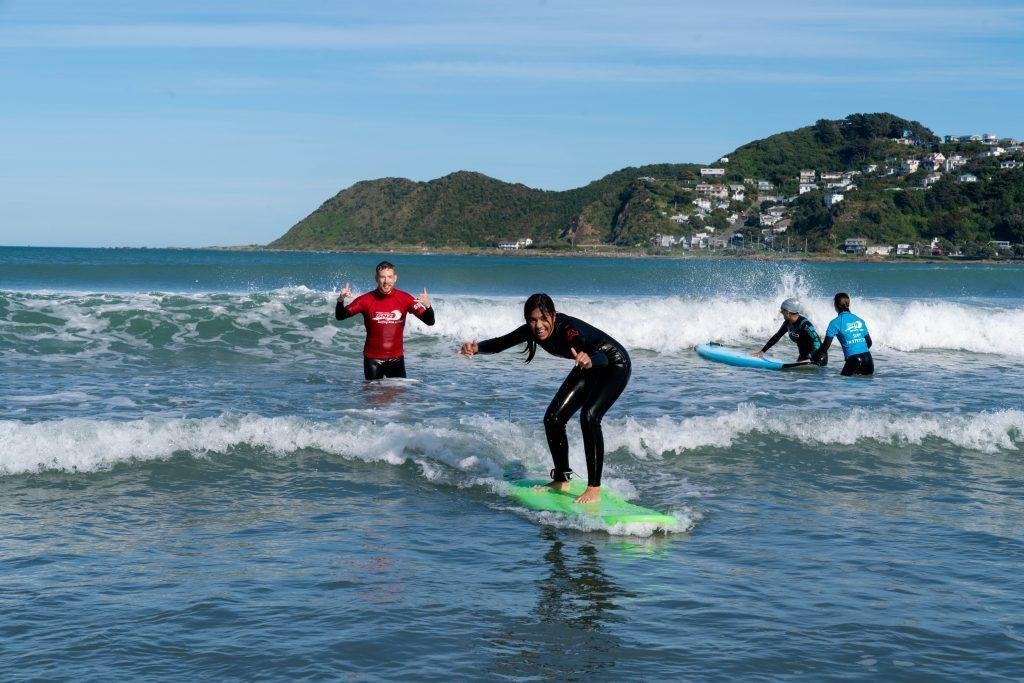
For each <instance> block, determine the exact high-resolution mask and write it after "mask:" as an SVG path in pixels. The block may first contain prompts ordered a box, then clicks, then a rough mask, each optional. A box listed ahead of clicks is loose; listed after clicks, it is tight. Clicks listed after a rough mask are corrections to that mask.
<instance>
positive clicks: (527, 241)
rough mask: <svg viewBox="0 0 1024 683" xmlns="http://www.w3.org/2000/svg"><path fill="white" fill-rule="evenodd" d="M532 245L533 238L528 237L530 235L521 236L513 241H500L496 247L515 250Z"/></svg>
mask: <svg viewBox="0 0 1024 683" xmlns="http://www.w3.org/2000/svg"><path fill="white" fill-rule="evenodd" d="M532 245H533V239H532V238H530V237H523V238H521V239H518V240H516V241H515V242H501V243H499V244H498V248H499V249H505V250H506V251H508V250H515V249H525V248H526V247H529V246H532Z"/></svg>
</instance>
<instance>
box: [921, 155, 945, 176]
mask: <svg viewBox="0 0 1024 683" xmlns="http://www.w3.org/2000/svg"><path fill="white" fill-rule="evenodd" d="M945 161H946V155H944V154H940V153H939V152H932V153H931V154H926V155H925V156H924V158H923V159H922V160H921V165H922V166H924V167H925V169H926V170H929V171H938V170H939V169H941V168H942V164H943V163H945Z"/></svg>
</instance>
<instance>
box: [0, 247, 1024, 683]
mask: <svg viewBox="0 0 1024 683" xmlns="http://www.w3.org/2000/svg"><path fill="white" fill-rule="evenodd" d="M389 257H390V258H392V260H394V261H395V262H396V263H397V264H398V266H399V275H400V282H399V287H402V288H405V289H407V290H409V291H413V292H418V291H419V290H420V289H421V288H422V287H424V286H426V287H428V289H429V290H430V291H431V293H432V294H433V296H434V297H435V307H436V310H437V315H438V324H437V325H436V326H435V327H433V328H426V327H424V326H422V325H420V324H419V323H418V322H415V321H414V322H411V323H410V324H409V326H408V327H407V331H406V333H407V348H406V351H407V359H408V366H409V369H410V379H409V380H407V381H404V382H401V381H392V382H386V383H383V384H377V385H366V384H364V383H363V382H362V381H361V367H360V361H359V353H360V347H361V343H362V331H361V327H360V326H359V325H358V324H356V323H355V322H354V321H347V322H345V323H337V322H336V321H334V320H333V316H332V315H331V312H332V308H333V303H332V302H333V299H334V298H335V296H336V292H337V289H338V287H339V286H340V285H341V284H343V283H344V281H346V280H351V282H352V286H353V289H357V290H365V289H368V288H370V287H371V286H372V285H371V282H372V270H373V265H374V264H375V263H376V261H377V260H379V258H380V256H377V255H345V254H283V253H259V252H252V253H229V252H207V251H157V250H76V249H15V248H3V249H0V376H2V377H3V380H4V381H3V383H2V386H0V399H2V400H0V473H2V474H0V501H2V502H0V509H2V511H3V517H2V518H3V520H4V533H3V544H2V547H3V549H2V551H0V552H2V555H0V559H2V564H0V642H2V643H3V646H2V647H0V670H2V671H4V672H5V676H7V675H10V676H12V677H25V678H29V677H47V678H49V677H54V676H57V677H64V678H101V677H102V678H107V677H114V676H122V677H131V678H132V679H135V680H146V679H164V678H196V677H199V676H211V675H212V676H218V677H222V678H244V679H254V678H255V679H275V680H276V679H286V678H288V679H290V678H313V679H321V678H326V679H342V680H345V679H352V680H359V679H371V680H378V679H389V680H408V679H412V678H417V679H419V678H422V679H430V680H437V679H447V678H452V677H460V678H469V679H495V678H510V679H524V678H525V679H546V678H560V677H567V678H577V677H583V676H595V677H597V678H599V679H602V680H635V679H646V680H669V679H672V680H675V679H679V678H684V677H685V678H695V679H701V680H704V679H707V680H718V679H722V680H725V679H735V678H737V677H742V678H755V677H756V678H786V679H793V678H796V679H806V680H820V679H821V678H824V677H837V678H838V677H843V678H855V679H869V678H870V679H878V678H884V679H906V680H917V679H922V678H943V679H948V680H953V679H963V678H972V679H973V678H979V677H991V678H1015V677H1016V676H1019V672H1020V671H1021V670H1022V663H1024V597H1022V595H1024V591H1022V588H1024V585H1022V581H1021V579H1020V578H1019V574H1020V566H1021V562H1022V560H1024V538H1022V532H1021V529H1022V528H1024V505H1022V502H1024V501H1022V497H1024V496H1022V494H1021V490H1022V484H1024V464H1022V459H1021V456H1022V448H1024V385H1022V383H1021V381H1020V373H1021V370H1022V369H1024V341H1022V340H1024V336H1022V333H1024V293H1022V288H1021V284H1022V283H1024V277H1022V276H1021V274H1020V271H1019V270H1017V269H1014V268H1000V267H988V266H974V267H972V266H962V265H950V266H934V265H886V266H877V265H869V264H777V263H772V264H765V263H749V262H713V261H667V260H656V261H652V260H644V259H634V260H614V259H582V260H577V259H546V258H528V259H527V258H515V257H509V258H485V257H469V256H463V257H456V256H397V255H389ZM839 289H844V290H847V291H849V292H850V293H851V294H852V295H853V297H854V310H855V312H857V313H859V314H860V315H861V316H862V317H864V318H865V319H866V320H867V322H868V325H869V327H870V329H871V331H872V336H873V338H874V339H875V341H876V349H875V350H876V353H875V357H876V366H877V368H878V375H877V376H876V377H874V378H872V379H867V380H844V379H842V378H840V377H838V367H839V363H838V362H837V361H838V357H837V355H836V354H833V364H832V367H831V368H829V370H828V371H826V372H822V373H817V374H812V375H807V374H803V373H796V374H794V373H772V372H758V371H743V370H737V369H732V368H728V367H726V366H721V365H715V364H711V363H709V362H708V361H704V360H702V359H700V358H699V357H697V356H696V354H694V353H693V351H692V347H693V346H694V345H695V344H698V343H702V342H705V341H709V340H714V341H720V342H722V343H727V344H732V345H736V346H743V347H750V348H751V349H755V348H758V347H759V345H760V344H761V343H762V342H763V340H764V339H766V338H767V337H768V336H769V335H770V334H771V333H772V332H773V331H774V329H775V328H776V327H777V325H778V323H779V322H780V319H778V318H777V312H776V311H777V307H778V302H779V301H781V299H782V298H785V297H787V296H793V295H796V296H800V297H801V298H803V299H804V301H805V302H806V304H807V308H808V311H809V313H810V317H811V319H812V320H813V321H814V322H815V323H816V324H817V325H818V326H819V327H820V328H824V326H825V324H826V323H827V320H828V318H829V303H830V298H831V295H832V293H833V292H835V291H837V290H839ZM535 290H546V291H549V292H550V293H551V294H552V295H553V296H555V298H556V304H558V305H559V307H560V308H561V309H562V310H565V311H566V312H568V313H570V314H573V315H578V316H579V317H582V318H584V319H585V320H588V321H590V322H592V323H594V324H596V325H597V326H599V327H601V328H602V329H605V330H607V331H608V332H610V333H612V334H613V335H614V336H616V338H618V339H619V340H620V341H622V342H623V343H624V344H625V345H626V346H627V347H628V348H629V349H630V351H631V353H632V355H633V358H634V363H635V367H634V375H633V379H632V381H631V383H630V386H629V387H628V389H627V391H626V393H625V394H624V395H623V397H622V399H620V401H619V403H617V404H616V406H615V408H613V410H612V411H611V412H610V413H609V415H608V417H607V418H606V420H605V434H606V443H607V447H608V457H607V461H606V468H605V483H606V485H607V486H609V487H612V488H615V489H616V490H617V491H620V492H622V493H623V494H625V495H626V496H628V497H630V498H632V499H633V500H634V501H635V502H638V503H640V504H642V505H645V506H648V507H654V508H657V509H659V510H664V511H667V512H670V513H672V514H674V515H675V516H676V517H677V518H678V519H679V520H680V523H681V526H682V527H684V528H685V531H679V532H675V533H669V534H665V533H660V532H654V533H652V531H651V530H650V529H643V528H638V529H608V528H602V527H600V525H597V526H595V525H590V524H580V523H575V522H571V521H565V520H557V519H551V518H542V517H539V516H536V515H532V514H527V513H524V512H522V511H521V510H518V509H517V508H515V506H514V505H513V504H512V503H511V502H510V500H509V499H508V497H507V496H506V495H505V490H504V488H503V484H502V482H503V480H504V478H505V477H506V476H509V475H511V474H513V473H516V474H531V475H532V474H537V473H541V472H543V471H545V470H546V469H547V468H548V467H549V464H548V462H549V458H548V455H547V452H546V447H545V446H544V440H543V430H542V427H541V425H540V418H541V415H542V413H543V410H544V407H545V406H546V404H547V402H548V400H549V399H550V396H551V395H552V394H553V392H554V390H555V388H556V387H557V385H558V383H559V382H560V380H561V377H562V376H563V375H564V374H565V373H566V372H567V371H568V368H567V367H566V362H565V361H562V360H559V359H555V358H551V357H538V358H537V360H536V361H535V362H534V363H533V364H531V365H530V366H523V364H522V362H521V358H519V357H518V356H517V354H515V353H514V352H507V353H506V354H503V355H500V356H494V357H488V358H476V359H473V360H468V359H465V358H458V357H456V356H455V354H454V350H455V348H456V347H457V345H458V343H459V342H461V341H463V340H466V339H471V338H483V337H486V336H492V335H495V334H499V333H502V332H505V331H507V330H509V329H511V327H512V326H514V325H516V324H518V315H519V314H518V311H519V309H520V307H521V302H522V300H523V298H524V297H525V296H526V295H528V294H529V293H532V292H533V291H535ZM777 353H778V355H779V357H781V358H786V357H788V355H790V354H791V353H792V348H791V345H790V344H789V342H786V341H783V342H781V343H780V346H779V347H778V348H777ZM794 355H795V354H794ZM570 446H571V451H572V456H571V457H572V461H573V464H574V467H575V468H576V469H578V470H581V471H582V470H583V469H584V466H583V463H582V447H581V443H580V439H579V436H578V428H577V427H576V426H575V424H571V425H570Z"/></svg>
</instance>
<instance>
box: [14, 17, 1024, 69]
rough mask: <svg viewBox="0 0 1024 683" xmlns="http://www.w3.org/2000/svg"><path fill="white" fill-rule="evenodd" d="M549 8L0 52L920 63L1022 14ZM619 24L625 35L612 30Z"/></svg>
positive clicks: (1007, 26)
mask: <svg viewBox="0 0 1024 683" xmlns="http://www.w3.org/2000/svg"><path fill="white" fill-rule="evenodd" d="M552 5H554V4H553V3H552ZM555 7H557V8H545V9H543V10H537V9H534V10H532V11H524V10H522V9H516V8H514V7H503V6H490V7H485V8H483V9H481V10H480V11H478V12H477V13H475V14H473V15H470V14H467V13H465V12H463V13H460V14H459V15H458V16H456V17H450V18H445V17H443V16H440V17H439V18H435V19H431V20H428V21H415V20H414V21H409V20H408V19H407V20H405V21H393V22H390V23H375V24H366V23H358V24H357V23H352V22H350V23H348V24H344V23H335V24H333V25H332V24H323V23H321V24H316V25H314V24H308V23H301V22H296V23H241V22H235V23H231V22H227V23H221V24H217V23H186V22H179V23H143V24H104V23H97V24H91V25H89V24H21V25H7V26H5V27H0V47H4V48H36V49H39V48H43V49H45V48H56V49H84V48H113V49H146V48H171V49H175V48H225V49H231V48H249V49H296V50H301V49H320V50H359V51H367V50H378V51H385V52H386V51H388V50H399V51H400V50H442V51H444V50H449V51H464V50H473V51H477V50H485V51H486V50H500V51H503V52H505V53H508V54H530V53H532V52H536V51H541V52H544V53H547V54H558V53H566V52H570V51H573V52H581V53H583V54H593V55H598V54H602V53H608V52H618V51H630V52H639V53H644V54H653V53H658V54H666V55H692V56H708V57H717V56H733V57H744V56H750V57H766V56H774V57H798V58H799V57H805V58H810V57H819V58H829V57H833V58H847V59H855V58H860V57H863V56H865V55H871V54H877V55H885V56H887V57H889V58H896V57H900V56H925V55H928V54H934V53H935V52H936V51H939V50H940V48H941V49H948V47H949V45H950V44H954V45H955V44H959V43H961V42H963V41H969V40H978V39H980V38H986V37H993V36H1003V37H1015V36H1017V35H1019V34H1020V33H1021V32H1022V31H1024V8H996V7H988V8H985V7H980V8H964V7H941V6H929V7H928V8H927V10H926V11H925V10H921V9H918V8H906V7H902V8H901V7H889V6H872V5H870V4H866V3H865V4H858V5H856V6H854V5H850V4H845V3H821V4H811V5H808V4H804V3H801V4H800V5H799V6H786V5H780V4H778V3H771V4H769V5H768V6H764V5H763V4H753V3H746V4H744V3H741V4H740V5H738V6H730V7H729V8H728V11H726V10H725V9H722V8H720V7H718V6H712V5H696V6H688V7H684V8H681V7H680V6H678V5H672V6H664V5H663V6H658V5H654V6H645V7H644V8H643V10H642V11H639V10H638V11H635V12H630V13H628V15H626V14H624V12H623V10H622V7H621V5H614V6H612V5H608V4H605V5H601V3H596V4H595V5H592V6H587V7H586V8H581V7H579V6H573V5H569V6H568V8H567V9H562V8H561V6H560V5H559V6H555ZM488 10H489V11H490V12H491V14H490V15H487V11H488ZM384 16H387V15H386V14H385V15H384ZM395 16H402V15H401V14H399V15H395ZM406 16H408V13H406ZM624 22H626V23H628V30H625V29H624V28H623V26H624ZM938 41H942V43H943V44H942V45H940V44H938Z"/></svg>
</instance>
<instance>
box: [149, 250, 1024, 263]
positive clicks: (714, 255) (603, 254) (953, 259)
mask: <svg viewBox="0 0 1024 683" xmlns="http://www.w3.org/2000/svg"><path fill="white" fill-rule="evenodd" d="M167 248H169V249H174V248H181V249H189V248H195V249H202V250H211V251H266V252H295V253H311V254H398V255H402V256H411V255H419V256H431V255H447V256H506V257H516V258H545V257H549V258H550V257H556V258H632V259H662V260H672V261H700V260H721V261H764V262H769V261H770V262H806V263H879V264H893V265H896V264H942V263H946V264H996V265H1024V258H1012V257H1007V258H1000V259H985V258H970V257H962V256H913V257H885V256H863V255H835V254H820V253H808V254H805V253H803V252H789V253H781V252H764V253H758V252H736V251H733V250H728V249H720V250H701V251H692V252H680V251H673V252H665V251H648V250H642V249H636V248H623V247H613V246H608V245H600V246H597V247H594V248H592V249H591V248H575V249H565V248H558V249H544V248H539V249H538V248H531V249H499V248H497V247H424V246H415V245H387V246H381V247H377V248H365V249H357V248H351V249H282V248H280V247H270V246H260V245H240V246H210V247H167Z"/></svg>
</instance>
